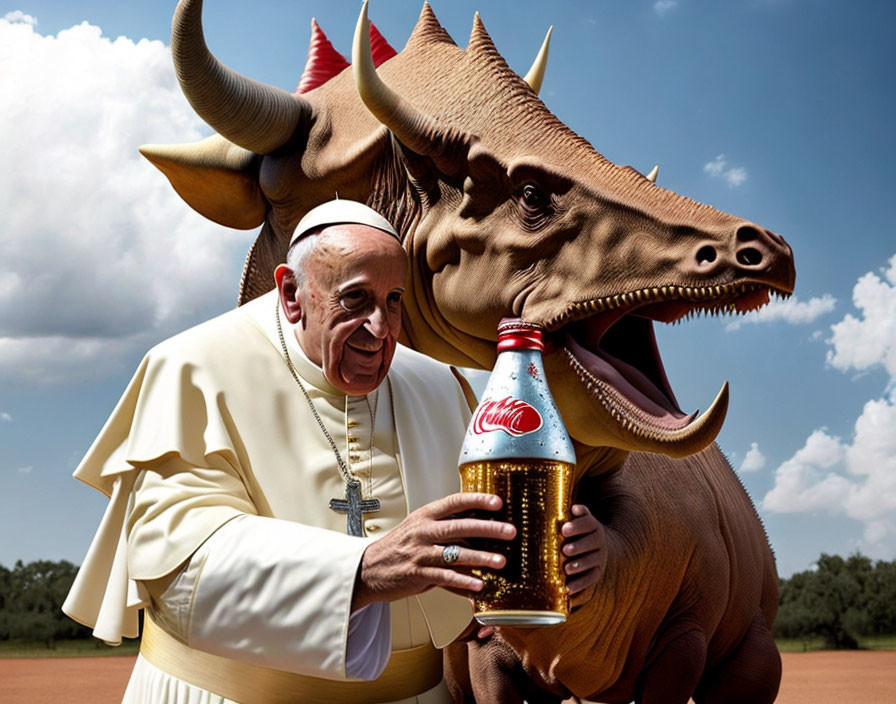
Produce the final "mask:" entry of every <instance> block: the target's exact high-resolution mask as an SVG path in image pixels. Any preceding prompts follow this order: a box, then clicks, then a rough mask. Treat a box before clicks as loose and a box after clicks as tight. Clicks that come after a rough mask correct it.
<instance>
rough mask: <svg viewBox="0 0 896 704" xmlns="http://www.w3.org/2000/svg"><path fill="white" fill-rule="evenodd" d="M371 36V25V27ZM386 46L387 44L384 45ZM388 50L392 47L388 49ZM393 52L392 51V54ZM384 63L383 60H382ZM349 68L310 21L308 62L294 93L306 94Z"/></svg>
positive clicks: (318, 27) (324, 35)
mask: <svg viewBox="0 0 896 704" xmlns="http://www.w3.org/2000/svg"><path fill="white" fill-rule="evenodd" d="M370 31H371V35H372V34H373V25H371V30H370ZM386 46H388V44H387V45H386ZM389 48H390V49H391V48H392V47H389ZM394 53H395V52H394V51H393V54H394ZM383 60H384V61H385V59H383ZM348 67H349V63H348V61H346V60H345V57H344V56H343V55H342V54H340V53H339V52H338V51H336V50H335V49H334V48H333V45H332V44H331V43H330V40H329V39H327V35H326V34H324V32H323V30H322V29H321V28H320V26H318V24H317V20H315V19H314V18H312V19H311V41H310V42H309V44H308V61H307V63H306V64H305V70H304V71H302V78H301V79H300V80H299V85H298V87H297V88H296V93H307V92H308V91H310V90H314V89H315V88H317V87H318V86H321V85H323V84H324V83H326V82H327V81H329V80H330V79H331V78H333V76H335V75H337V74H339V73H342V71H344V70H345V69H347V68H348Z"/></svg>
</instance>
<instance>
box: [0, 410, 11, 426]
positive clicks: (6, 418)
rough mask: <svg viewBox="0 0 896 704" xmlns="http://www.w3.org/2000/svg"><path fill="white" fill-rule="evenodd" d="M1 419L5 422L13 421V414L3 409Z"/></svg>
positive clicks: (0, 414)
mask: <svg viewBox="0 0 896 704" xmlns="http://www.w3.org/2000/svg"><path fill="white" fill-rule="evenodd" d="M0 420H2V421H4V422H5V423H12V416H11V415H10V414H9V413H7V412H6V411H3V413H0Z"/></svg>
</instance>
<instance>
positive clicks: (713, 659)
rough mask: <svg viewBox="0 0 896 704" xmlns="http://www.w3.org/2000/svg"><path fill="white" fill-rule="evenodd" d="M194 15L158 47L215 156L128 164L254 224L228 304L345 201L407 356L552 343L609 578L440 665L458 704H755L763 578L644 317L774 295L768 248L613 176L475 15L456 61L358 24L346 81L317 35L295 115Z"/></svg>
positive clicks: (772, 589) (748, 231)
mask: <svg viewBox="0 0 896 704" xmlns="http://www.w3.org/2000/svg"><path fill="white" fill-rule="evenodd" d="M201 9H202V2H201V0H181V3H180V5H179V6H178V8H177V12H176V15H175V18H174V29H173V35H172V49H173V53H174V60H175V66H176V70H177V75H178V78H179V80H180V82H181V86H182V87H183V90H184V92H185V93H186V95H187V97H188V99H189V100H190V102H191V104H192V105H193V107H194V108H195V109H196V111H197V112H198V113H199V115H200V116H201V117H202V118H203V119H205V120H206V121H207V122H208V123H209V124H210V125H211V126H212V127H213V128H214V129H215V130H216V131H217V132H218V135H216V136H214V137H211V138H209V139H207V140H204V141H203V142H200V143H198V144H193V145H180V146H148V147H144V148H143V150H142V151H143V154H144V155H145V156H146V157H147V158H149V159H150V160H151V161H152V162H153V163H154V164H155V165H156V166H157V167H158V168H159V169H161V170H162V171H163V172H164V173H165V175H166V176H167V177H168V178H169V179H170V181H171V183H172V184H173V186H174V188H175V189H176V190H177V192H178V193H179V194H180V195H181V196H182V197H183V198H184V199H185V200H186V201H187V203H189V204H190V205H191V206H192V207H193V208H195V209H196V210H198V211H199V212H200V213H202V214H203V215H205V216H207V217H209V218H211V219H212V220H215V221H217V222H219V223H222V224H225V225H228V226H231V227H237V228H246V229H248V228H252V227H256V226H258V225H262V230H261V233H260V234H259V236H258V238H257V240H256V242H255V244H254V245H253V247H252V250H251V251H250V253H249V256H248V259H247V262H246V267H245V270H244V275H243V281H242V284H241V288H240V302H245V301H247V300H250V299H252V298H254V297H255V296H257V295H259V294H261V293H263V292H265V291H266V290H268V289H270V288H271V287H272V285H273V278H272V270H273V267H274V266H275V265H276V264H277V263H278V262H280V261H282V260H283V257H284V254H285V249H286V245H287V242H288V240H289V233H290V232H291V230H292V228H293V227H294V226H295V224H296V223H297V222H298V220H299V219H300V218H301V217H302V215H303V214H304V213H305V212H306V211H308V210H309V209H310V208H312V207H313V206H315V205H317V204H318V203H320V202H323V201H324V200H328V199H329V198H331V197H332V195H333V193H334V192H338V193H339V195H340V196H342V197H345V198H351V199H355V200H359V201H362V202H366V203H368V204H369V205H371V206H373V207H374V208H377V209H379V210H380V211H382V212H383V213H384V214H385V215H386V216H387V217H388V218H389V219H390V220H391V221H392V222H393V223H395V225H396V227H397V229H398V230H399V231H400V232H401V234H402V238H403V243H404V246H405V248H406V250H407V252H408V255H409V257H410V262H411V268H410V273H409V284H408V293H407V296H406V298H405V308H404V332H403V340H402V341H403V342H404V343H405V344H406V345H409V346H411V347H413V348H415V349H417V350H419V351H421V352H424V353H425V354H427V355H430V356H432V357H434V358H436V359H439V360H442V361H444V362H448V363H452V364H459V365H462V366H467V367H479V368H482V369H490V368H491V366H492V364H493V362H494V360H495V344H494V340H495V331H496V326H497V323H498V321H499V320H500V319H501V318H502V317H504V316H518V317H522V318H524V319H526V320H529V321H532V322H535V323H538V324H540V325H542V326H544V328H545V329H546V330H547V331H548V333H549V336H550V339H551V341H552V342H553V345H552V350H553V351H551V352H549V353H548V354H546V357H545V365H546V370H547V374H548V376H549V383H550V386H551V389H552V391H553V393H554V395H555V398H556V400H557V403H558V405H559V408H560V410H561V413H562V415H563V418H564V420H565V422H566V425H567V427H568V429H569V432H570V434H571V435H572V437H573V438H574V440H575V444H576V452H577V456H578V465H577V470H576V471H577V473H578V474H577V476H578V496H579V500H581V501H584V502H586V503H588V504H589V505H590V506H591V507H592V510H593V512H594V513H595V515H596V516H597V517H598V518H599V520H600V521H601V523H602V525H603V527H604V532H605V535H606V541H607V547H606V554H607V562H606V567H605V570H604V574H603V576H602V578H601V581H600V582H599V583H598V585H597V588H596V590H595V593H594V596H593V597H592V598H591V600H590V601H589V602H588V603H587V604H586V605H585V606H583V607H582V608H580V609H578V610H577V611H575V612H574V613H573V614H572V615H571V617H570V619H569V621H568V622H567V623H566V624H565V625H563V626H559V627H555V628H550V629H504V630H503V631H502V633H501V635H500V636H499V637H495V638H493V639H491V640H489V641H487V642H485V643H484V644H474V645H470V646H469V649H467V646H460V648H457V647H455V648H454V650H453V651H452V652H451V653H450V654H449V655H448V656H447V657H446V665H447V669H446V676H447V677H448V678H449V683H450V686H451V687H452V691H453V692H454V693H455V695H456V696H457V697H458V698H463V697H467V698H469V699H472V698H473V697H475V699H476V700H477V701H481V702H511V701H520V700H521V699H522V698H523V697H526V698H527V699H528V700H529V701H537V700H541V699H540V698H547V700H551V698H552V697H553V698H556V699H559V698H561V697H568V696H570V695H574V696H578V697H582V698H587V699H595V700H600V701H605V702H628V701H630V700H632V699H635V700H637V701H639V702H643V704H655V703H656V702H663V703H664V704H676V703H681V704H684V703H685V702H687V701H688V698H689V697H691V696H693V697H694V699H695V700H696V701H697V702H706V703H707V704H716V703H722V702H725V703H727V704H730V703H732V702H753V703H762V702H771V701H773V699H774V697H775V694H776V692H777V687H778V681H779V679H780V659H779V656H778V653H777V650H776V648H775V644H774V641H773V640H772V637H771V634H770V630H769V629H770V626H771V623H772V621H773V619H774V616H775V611H776V608H777V576H776V572H775V566H774V559H773V557H772V554H771V550H770V548H769V545H768V541H767V539H766V536H765V534H764V531H763V529H762V526H761V524H760V522H759V519H758V517H757V515H756V512H755V510H754V508H753V506H752V504H751V502H750V499H749V498H748V496H747V495H746V493H745V491H744V490H743V488H742V487H741V485H740V483H739V482H738V480H737V479H736V477H735V475H734V473H733V472H732V470H731V468H730V466H729V465H728V463H727V462H726V460H725V459H724V457H723V456H722V454H721V453H720V452H719V450H718V448H717V447H716V446H715V445H714V444H713V440H714V439H715V437H716V435H717V433H718V431H719V429H720V428H721V425H722V422H723V420H724V416H725V412H726V407H727V399H728V394H727V387H723V388H722V390H721V392H720V393H719V395H718V397H717V398H716V400H715V401H714V403H713V404H712V405H711V407H710V408H709V410H708V411H706V412H705V413H704V414H703V415H702V416H700V417H699V418H695V417H694V416H693V415H687V414H685V413H684V412H682V411H681V409H680V408H679V407H678V404H677V403H676V401H675V397H674V395H673V392H672V390H671V388H670V386H669V383H668V381H667V379H666V375H665V373H664V371H663V366H662V362H661V361H660V357H659V354H658V351H657V347H656V344H655V340H654V335H653V321H659V322H671V321H675V320H678V319H680V318H682V317H684V316H686V315H688V314H689V313H692V312H694V311H695V310H703V311H710V312H712V313H717V312H729V313H731V312H743V311H745V310H751V309H754V308H757V307H759V306H760V305H762V304H764V303H766V302H767V301H768V298H769V293H773V294H777V295H784V296H786V295H789V294H790V293H791V292H792V290H793V284H794V276H795V274H794V268H793V259H792V255H791V251H790V248H789V247H788V245H787V244H786V243H785V242H784V240H783V239H782V238H781V237H779V236H778V235H776V234H774V233H772V232H770V231H768V230H766V229H765V228H762V227H760V226H758V225H755V224H753V223H751V222H748V221H745V220H743V219H741V218H737V217H733V216H731V215H728V214H726V213H723V212H720V211H718V210H715V209H713V208H711V207H709V206H706V205H702V204H700V203H696V202H694V201H692V200H689V199H687V198H684V197H682V196H679V195H677V194H675V193H673V192H671V191H668V190H664V189H663V188H661V187H659V186H657V185H656V184H655V183H654V182H653V180H652V178H648V177H644V176H642V175H641V174H640V173H638V172H637V171H635V170H634V169H631V168H629V167H619V166H616V165H614V164H612V163H610V162H609V161H607V160H606V159H605V158H604V157H602V156H601V155H600V154H599V153H597V152H596V151H595V150H594V149H593V148H592V147H591V145H590V144H589V143H588V142H586V141H585V140H584V139H582V138H581V137H579V136H577V135H576V134H575V133H573V132H572V131H571V130H570V129H569V128H567V127H566V126H565V125H564V124H563V123H562V122H560V120H558V119H557V118H556V117H555V116H554V115H553V114H552V113H551V112H550V111H549V110H548V109H547V108H546V107H545V105H544V104H543V103H542V101H541V100H540V99H539V98H538V95H537V90H538V87H539V84H540V82H541V76H542V75H543V71H544V62H543V59H544V55H545V51H544V50H545V49H546V46H545V47H543V51H542V53H541V54H540V55H539V56H540V58H539V59H537V60H536V63H535V65H533V68H532V70H531V71H530V72H529V75H528V76H527V77H526V78H525V79H524V78H521V77H519V76H518V75H517V74H516V73H514V72H513V71H512V70H511V69H510V68H509V67H508V66H507V64H506V63H505V62H504V60H503V58H502V57H501V55H500V54H499V53H498V51H497V49H496V48H495V46H494V45H493V43H492V41H491V39H490V38H489V35H488V34H487V33H486V30H485V27H484V26H483V24H482V22H481V21H480V19H479V17H478V15H477V16H476V18H475V20H474V24H473V29H472V34H471V36H470V41H469V44H468V45H467V47H466V49H460V48H459V47H458V46H457V45H456V44H455V43H454V41H453V40H452V39H451V37H450V36H449V35H448V34H447V33H446V32H445V30H444V29H443V28H442V27H441V26H440V25H439V23H438V21H437V20H436V17H435V15H434V14H433V12H432V10H431V9H430V7H429V6H428V5H424V6H423V11H422V13H421V15H420V19H419V21H418V22H417V25H416V27H415V28H414V31H413V33H412V35H411V37H410V39H409V40H408V43H407V45H406V46H405V48H404V49H403V50H402V51H401V52H399V53H397V54H396V52H395V51H394V50H392V49H391V48H390V47H389V46H388V45H387V44H386V43H385V41H384V40H383V39H382V37H381V36H380V35H379V34H378V33H377V32H376V30H375V29H374V28H373V27H372V25H371V26H370V28H369V29H368V22H367V11H366V5H365V7H364V9H363V10H362V13H361V18H360V20H359V22H358V29H357V31H356V35H355V44H354V50H353V66H352V67H351V68H349V67H348V64H347V62H345V60H344V59H342V58H341V57H340V56H339V55H338V54H336V52H335V50H333V49H332V47H331V46H330V45H329V42H328V41H327V40H326V38H325V37H324V36H323V35H322V33H321V32H320V30H319V28H317V27H316V25H313V27H312V29H313V36H312V50H311V52H310V54H309V57H310V58H309V64H308V66H307V68H306V72H305V75H304V76H303V79H302V83H301V84H300V86H299V90H297V91H296V93H288V92H286V91H283V90H280V89H277V88H272V87H270V86H266V85H262V84H259V83H256V82H254V81H251V80H249V79H246V78H244V77H242V76H239V75H237V74H236V73H234V72H232V71H230V70H229V69H227V68H225V67H224V66H222V65H221V64H220V63H219V62H218V61H217V60H216V59H215V58H214V57H213V56H212V55H211V54H210V53H209V51H208V49H207V48H206V45H205V42H204V38H203V34H202V26H201ZM371 39H372V42H371ZM371 43H372V45H373V51H372V52H371ZM375 63H376V64H380V65H379V67H378V68H375ZM652 176H653V175H652ZM673 458H681V459H673Z"/></svg>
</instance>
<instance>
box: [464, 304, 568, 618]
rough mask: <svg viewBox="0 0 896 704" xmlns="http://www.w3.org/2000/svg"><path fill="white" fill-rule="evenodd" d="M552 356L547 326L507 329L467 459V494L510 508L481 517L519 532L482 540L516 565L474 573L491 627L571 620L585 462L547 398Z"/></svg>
mask: <svg viewBox="0 0 896 704" xmlns="http://www.w3.org/2000/svg"><path fill="white" fill-rule="evenodd" d="M543 350H544V343H543V341H542V330H541V328H540V327H538V326H537V325H533V324H531V323H526V322H523V321H522V320H519V319H516V318H504V319H503V320H502V321H501V323H500V325H499V326H498V360H497V362H496V363H495V368H494V369H493V370H492V374H491V377H489V380H488V385H487V386H486V387H485V391H484V393H483V395H482V400H481V402H480V403H479V406H478V407H477V408H476V412H475V413H474V414H473V419H472V420H471V421H470V426H469V428H467V434H466V437H465V438H464V444H463V447H462V448H461V452H460V460H459V466H460V474H461V481H462V485H463V490H464V491H470V492H485V493H489V494H497V495H498V496H500V497H501V498H502V499H503V501H504V504H503V506H502V508H501V510H500V511H496V512H483V515H482V516H480V517H483V518H484V517H489V518H494V519H495V520H501V521H508V522H510V523H513V524H514V525H515V526H516V529H517V535H516V537H515V538H514V539H513V540H512V541H501V540H482V541H477V547H481V548H482V549H484V550H489V551H491V552H498V553H501V554H503V555H504V556H505V557H506V558H507V564H506V565H505V566H504V567H503V568H502V569H500V570H489V569H481V570H474V573H475V574H476V575H477V576H478V577H480V578H481V579H482V581H483V582H484V585H485V586H484V587H483V589H482V591H480V592H479V593H478V594H477V595H476V597H475V599H474V607H475V611H476V619H477V620H478V621H479V622H480V623H482V624H487V625H517V626H536V625H541V626H546V625H553V624H557V623H563V622H564V621H566V617H567V615H568V614H569V603H568V599H567V594H566V578H565V575H564V572H563V558H562V556H561V553H560V548H561V545H562V540H563V539H562V536H561V535H560V528H561V526H562V525H563V523H564V522H565V521H567V520H569V508H570V497H571V488H572V487H571V483H572V473H573V467H574V466H575V462H576V456H575V451H574V450H573V447H572V442H571V441H570V439H569V435H568V434H567V432H566V428H565V427H564V425H563V421H562V419H561V418H560V412H559V411H558V410H557V405H556V404H555V403H554V399H553V397H552V396H551V392H550V391H549V390H548V384H547V379H546V378H545V374H544V366H543V363H542V359H541V353H542V351H543Z"/></svg>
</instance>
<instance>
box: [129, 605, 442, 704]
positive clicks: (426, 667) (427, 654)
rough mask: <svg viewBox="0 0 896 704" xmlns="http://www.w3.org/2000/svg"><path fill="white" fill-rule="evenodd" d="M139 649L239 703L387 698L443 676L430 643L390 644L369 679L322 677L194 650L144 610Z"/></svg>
mask: <svg viewBox="0 0 896 704" xmlns="http://www.w3.org/2000/svg"><path fill="white" fill-rule="evenodd" d="M144 613H146V612H144ZM140 654H141V655H142V656H143V657H144V658H145V659H146V660H147V661H149V662H150V663H152V664H153V665H155V666H156V667H158V668H159V669H160V670H163V671H164V672H167V673H168V674H169V675H173V676H174V677H177V678H179V679H182V680H184V681H185V682H188V683H190V684H192V685H194V686H196V687H199V688H201V689H205V690H207V691H209V692H213V693H215V694H217V695H219V696H222V697H225V698H226V699H232V700H233V701H235V702H240V704H295V703H296V702H309V703H310V702H313V703H314V704H373V703H374V702H392V701H396V700H399V699H407V698H410V697H414V696H417V695H418V694H422V693H423V692H426V691H427V690H429V689H432V688H433V687H435V686H436V685H437V684H438V683H439V682H440V681H441V680H442V654H441V652H440V651H438V650H436V649H435V648H434V647H433V645H432V643H427V644H426V645H421V646H419V647H416V648H408V649H407V650H393V651H392V656H391V657H390V658H389V664H388V665H386V669H385V670H384V671H383V674H381V675H380V676H379V677H378V678H377V679H375V680H373V681H370V682H365V681H361V680H326V679H322V678H319V677H309V676H307V675H297V674H295V673H292V672H284V671H283V670H272V669H271V668H268V667H260V666H258V665H250V664H249V663H245V662H240V661H239V660H230V659H229V658H223V657H220V656H219V655H212V654H211V653H205V652H202V651H201V650H195V649H194V648H190V647H189V646H187V645H184V644H183V643H181V642H180V641H179V640H176V639H175V638H173V637H171V636H170V635H168V633H166V632H165V631H164V630H162V628H161V627H160V626H158V625H156V624H155V623H154V622H153V621H152V619H151V618H149V616H146V618H145V619H144V622H143V638H142V640H141V642H140Z"/></svg>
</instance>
